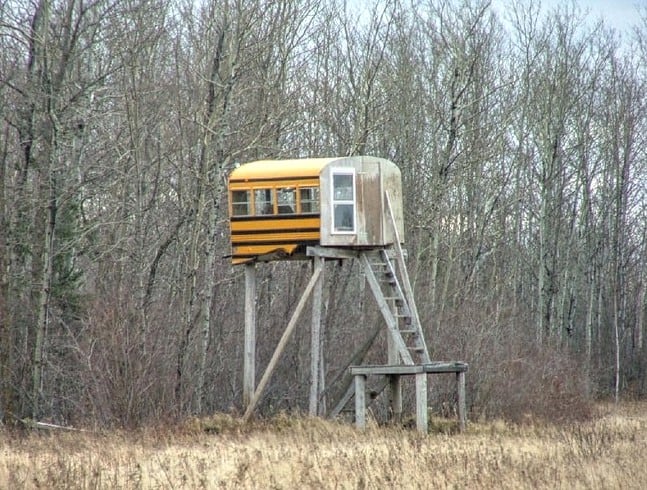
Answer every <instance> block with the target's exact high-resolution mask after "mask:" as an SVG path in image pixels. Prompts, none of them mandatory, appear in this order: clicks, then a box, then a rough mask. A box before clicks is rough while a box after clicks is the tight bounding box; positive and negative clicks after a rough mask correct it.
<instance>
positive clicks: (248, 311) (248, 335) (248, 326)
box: [243, 262, 256, 408]
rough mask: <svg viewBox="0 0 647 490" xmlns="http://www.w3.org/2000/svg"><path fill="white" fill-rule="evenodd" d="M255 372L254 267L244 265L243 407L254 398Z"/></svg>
mask: <svg viewBox="0 0 647 490" xmlns="http://www.w3.org/2000/svg"><path fill="white" fill-rule="evenodd" d="M255 372H256V265H255V264H254V263H253V262H252V263H251V264H246V265H245V340H244V346H243V407H245V408H247V407H248V406H249V404H250V402H251V400H252V397H253V396H254V389H255V386H254V382H255V379H254V378H255Z"/></svg>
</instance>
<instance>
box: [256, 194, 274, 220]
mask: <svg viewBox="0 0 647 490" xmlns="http://www.w3.org/2000/svg"><path fill="white" fill-rule="evenodd" d="M254 208H255V211H256V213H255V214H257V215H258V214H274V192H272V189H256V190H255V191H254Z"/></svg>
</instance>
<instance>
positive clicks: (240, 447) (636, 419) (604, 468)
mask: <svg viewBox="0 0 647 490" xmlns="http://www.w3.org/2000/svg"><path fill="white" fill-rule="evenodd" d="M434 422H435V424H432V425H433V426H434V427H436V428H437V429H438V428H440V429H439V430H437V431H436V432H432V433H430V434H428V435H420V434H417V433H416V432H414V431H411V430H407V429H400V428H393V427H390V428H389V427H375V426H374V427H369V429H368V430H366V431H365V432H358V431H356V430H355V429H354V428H353V427H352V426H350V425H347V424H341V423H334V422H328V421H323V420H319V419H314V420H313V419H299V418H291V417H287V416H279V417H276V418H275V419H272V420H271V421H266V422H256V423H253V424H249V425H242V424H241V423H240V422H239V421H238V420H237V419H233V418H231V417H228V416H224V415H219V416H214V417H212V418H209V419H201V420H193V421H190V422H189V423H187V424H185V425H184V426H182V427H175V428H172V429H168V428H167V429H163V430H159V429H158V430H153V429H147V430H142V431H138V432H130V433H126V432H119V433H115V432H113V433H106V434H97V433H81V432H74V433H72V432H64V433H62V432H56V433H42V432H41V433H29V434H23V435H18V434H15V433H1V435H0V448H1V450H2V455H1V456H0V487H1V488H66V489H67V488H82V489H85V488H88V489H90V488H92V489H94V488H147V489H148V488H191V489H193V488H340V489H344V488H353V489H354V488H379V489H382V488H514V489H518V488H551V489H552V488H569V489H570V488H600V489H602V488H604V489H608V488H622V489H629V488H647V464H646V463H645V462H647V403H632V404H624V405H622V406H621V407H618V408H616V407H612V406H607V407H603V408H602V409H601V414H600V416H599V417H597V418H596V419H595V420H594V421H591V422H585V423H580V424H573V425H570V426H552V425H546V424H543V423H532V422H530V421H527V423H525V424H522V425H512V424H508V423H505V422H487V423H471V424H470V425H469V428H468V431H467V432H466V433H465V434H455V433H451V432H453V431H444V432H443V431H442V430H441V429H442V428H443V427H448V426H449V425H451V424H448V423H447V422H444V421H440V420H438V419H434Z"/></svg>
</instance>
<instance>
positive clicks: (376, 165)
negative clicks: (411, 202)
mask: <svg viewBox="0 0 647 490" xmlns="http://www.w3.org/2000/svg"><path fill="white" fill-rule="evenodd" d="M343 168H353V169H354V170H355V199H356V209H355V227H356V233H355V234H335V233H333V216H332V204H331V199H332V172H333V170H335V169H343ZM320 183H321V245H323V246H336V247H371V246H383V245H388V244H391V243H393V242H394V240H395V237H394V234H393V232H392V226H391V222H390V218H389V215H388V208H387V205H386V200H385V197H384V196H385V191H388V193H389V196H390V199H391V204H392V207H393V213H394V215H395V219H396V223H397V226H398V232H399V234H400V239H401V240H403V239H404V225H403V211H402V184H401V181H400V170H399V169H398V167H397V166H396V165H395V164H394V163H392V162H390V161H388V160H384V159H381V158H375V157H348V158H344V159H339V160H336V161H334V162H331V163H330V164H329V165H327V166H326V167H325V168H324V169H323V170H322V172H321V175H320Z"/></svg>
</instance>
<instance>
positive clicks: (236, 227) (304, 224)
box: [231, 216, 321, 233]
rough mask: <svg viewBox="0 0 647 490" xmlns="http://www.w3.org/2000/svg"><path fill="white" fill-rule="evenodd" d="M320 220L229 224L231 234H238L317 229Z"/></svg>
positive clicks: (267, 220)
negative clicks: (257, 231) (256, 231)
mask: <svg viewBox="0 0 647 490" xmlns="http://www.w3.org/2000/svg"><path fill="white" fill-rule="evenodd" d="M320 223H321V220H320V218H319V217H318V216H317V217H312V218H307V217H305V216H304V217H303V218H302V219H280V218H276V219H263V220H244V221H232V222H231V232H232V233H240V232H245V231H255V230H259V231H260V230H267V231H272V230H285V231H286V232H289V230H294V229H303V228H317V229H319V226H320Z"/></svg>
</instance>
